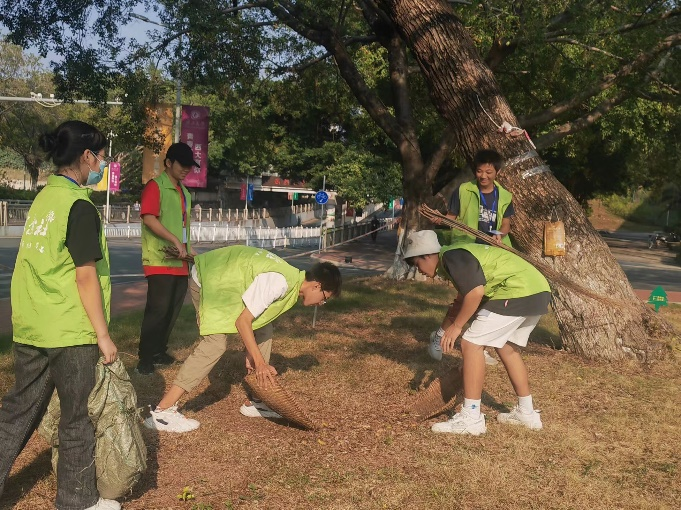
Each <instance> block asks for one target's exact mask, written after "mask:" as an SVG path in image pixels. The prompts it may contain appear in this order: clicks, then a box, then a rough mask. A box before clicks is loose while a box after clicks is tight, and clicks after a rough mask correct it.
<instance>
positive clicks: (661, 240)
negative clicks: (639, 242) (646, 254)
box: [648, 232, 681, 249]
mask: <svg viewBox="0 0 681 510" xmlns="http://www.w3.org/2000/svg"><path fill="white" fill-rule="evenodd" d="M680 241H681V236H679V234H677V233H676V232H655V233H654V234H651V235H650V237H648V249H652V248H662V247H666V248H668V247H669V243H678V242H680Z"/></svg>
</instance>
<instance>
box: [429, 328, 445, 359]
mask: <svg viewBox="0 0 681 510" xmlns="http://www.w3.org/2000/svg"><path fill="white" fill-rule="evenodd" d="M440 340H442V337H438V336H437V331H433V332H432V333H431V334H430V343H429V344H428V354H430V357H431V358H433V359H434V360H436V361H440V360H441V359H442V348H441V347H440Z"/></svg>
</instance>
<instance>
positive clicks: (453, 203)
mask: <svg viewBox="0 0 681 510" xmlns="http://www.w3.org/2000/svg"><path fill="white" fill-rule="evenodd" d="M503 164H504V159H503V158H502V157H501V155H500V154H499V153H498V152H496V151H493V150H490V149H484V150H481V151H478V152H477V153H476V154H475V156H473V165H472V166H473V172H474V173H475V180H473V181H469V182H464V183H463V184H461V185H460V186H459V187H458V188H456V189H455V190H454V192H453V193H452V196H451V197H450V199H449V205H448V208H447V209H448V212H447V217H449V218H453V219H455V220H456V219H459V220H460V221H462V222H464V223H465V224H466V225H468V226H469V227H472V228H476V229H478V230H480V231H482V232H485V233H486V234H489V235H491V236H492V237H494V239H495V240H496V241H497V242H498V243H504V244H505V245H507V246H511V239H510V238H509V237H508V234H509V232H510V231H511V218H512V217H513V216H514V214H515V210H514V209H513V195H511V193H509V192H508V191H506V189H505V188H504V187H503V186H502V185H501V184H499V183H498V182H497V181H496V178H497V173H498V172H499V170H501V167H502V166H503ZM441 234H442V235H443V236H444V234H443V233H441ZM445 234H446V236H445V237H446V239H443V240H442V242H443V243H445V244H453V243H455V242H461V241H468V242H472V243H473V242H475V243H479V244H485V242H484V241H481V240H480V239H477V238H475V237H473V236H471V235H469V234H466V233H464V232H461V231H459V230H456V229H452V230H451V231H447V232H446V233H445ZM440 332H441V331H439V332H438V331H434V332H433V333H431V335H430V344H429V346H428V354H430V356H431V357H432V358H433V359H436V360H438V361H439V360H441V359H442V351H441V350H440V339H441V335H438V333H440ZM484 356H485V363H487V364H488V365H496V364H497V360H496V359H494V358H493V357H492V356H490V355H489V354H488V353H487V351H484Z"/></svg>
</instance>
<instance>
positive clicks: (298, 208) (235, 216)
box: [0, 200, 320, 226]
mask: <svg viewBox="0 0 681 510" xmlns="http://www.w3.org/2000/svg"><path fill="white" fill-rule="evenodd" d="M30 207H31V201H30V200H7V201H0V226H8V225H23V224H24V222H25V221H26V215H27V214H28V210H29V209H30ZM96 207H97V210H98V211H99V213H100V214H101V215H102V218H107V217H108V219H109V222H110V223H139V222H140V209H139V204H137V205H110V206H109V214H108V216H107V214H106V206H104V205H98V206H96ZM317 209H320V206H318V205H316V204H299V205H295V206H292V207H291V206H289V207H277V208H274V209H266V208H255V209H254V208H249V209H221V208H213V207H208V208H202V207H200V206H196V207H193V208H192V211H191V220H192V221H193V222H197V223H198V222H204V221H207V222H209V223H210V222H218V223H223V222H224V223H233V222H237V221H245V220H260V219H265V218H283V217H287V216H289V215H297V214H303V213H306V212H311V211H315V210H317Z"/></svg>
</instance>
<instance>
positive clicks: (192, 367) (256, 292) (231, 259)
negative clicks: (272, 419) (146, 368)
mask: <svg viewBox="0 0 681 510" xmlns="http://www.w3.org/2000/svg"><path fill="white" fill-rule="evenodd" d="M194 263H195V266H194V268H193V269H192V276H191V278H190V281H189V289H190V292H191V295H192V302H193V303H194V307H195V308H196V314H197V323H198V325H199V333H200V334H201V341H200V342H199V344H198V345H197V346H196V348H195V349H194V352H192V354H191V355H190V356H189V357H188V358H187V359H186V360H185V362H184V364H183V365H182V368H181V369H180V371H179V372H178V374H177V376H176V378H175V382H174V383H173V386H172V387H171V388H170V390H168V392H166V394H165V395H164V396H163V398H162V399H161V401H160V402H159V404H158V405H157V406H156V407H155V409H154V410H152V411H151V416H150V417H149V418H147V419H146V420H145V422H144V424H145V426H146V427H148V428H151V429H155V430H159V431H164V432H189V431H191V430H195V429H196V428H198V427H199V422H198V421H197V420H193V419H189V418H186V417H185V416H183V415H182V414H181V413H179V412H178V411H177V402H178V401H179V400H180V398H181V397H182V396H183V395H184V394H185V393H188V392H190V391H191V390H193V389H194V388H195V387H196V386H197V385H198V384H199V383H200V382H201V381H202V380H203V379H204V378H205V377H207V376H208V373H209V372H210V371H211V369H212V368H213V367H214V366H215V364H216V363H217V362H218V361H219V360H220V358H221V357H222V355H223V354H224V352H225V350H226V349H227V334H229V333H239V334H240V336H241V340H242V341H243V343H244V346H245V347H246V352H247V354H246V368H247V369H248V370H249V372H255V374H256V377H257V378H258V382H259V383H260V384H263V385H266V384H269V383H270V382H271V381H273V377H274V376H275V375H277V371H276V369H275V368H274V367H272V366H271V365H269V363H268V362H267V361H265V359H264V358H263V355H262V354H261V352H260V350H259V349H258V346H257V343H256V339H255V335H254V330H259V329H261V328H265V327H267V326H268V325H269V324H270V323H271V322H272V321H273V320H275V319H276V318H277V317H279V316H280V315H282V314H283V313H284V312H286V311H287V310H289V309H291V308H292V307H293V305H295V304H296V302H297V301H298V299H299V298H302V301H303V305H304V306H315V305H323V304H324V303H326V302H327V300H328V299H330V298H331V297H338V296H339V295H340V292H341V275H340V271H339V270H338V268H337V267H336V266H334V265H333V264H331V263H330V262H321V263H318V264H315V265H314V266H313V267H312V268H311V269H310V270H308V271H301V270H299V269H296V268H295V267H293V266H291V265H290V264H288V263H287V262H285V261H284V260H283V259H281V258H280V257H278V256H277V255H275V254H274V253H270V252H268V251H267V250H263V249H260V248H254V247H249V246H228V247H226V248H220V249H217V250H212V251H209V252H206V253H202V254H201V255H198V256H196V257H194ZM261 406H264V404H261ZM260 409H261V410H262V409H264V407H261V408H260ZM265 410H267V409H265ZM271 412H272V411H271ZM242 414H243V413H242Z"/></svg>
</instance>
